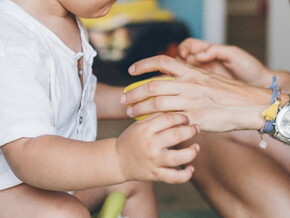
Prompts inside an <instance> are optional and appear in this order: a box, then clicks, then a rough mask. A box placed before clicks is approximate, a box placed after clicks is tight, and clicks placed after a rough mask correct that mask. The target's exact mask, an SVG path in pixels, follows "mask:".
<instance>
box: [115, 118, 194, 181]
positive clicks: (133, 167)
mask: <svg viewBox="0 0 290 218" xmlns="http://www.w3.org/2000/svg"><path fill="white" fill-rule="evenodd" d="M187 122H188V121H187V118H186V117H185V116H184V115H181V114H177V113H172V114H161V115H157V116H152V117H149V118H148V119H146V120H144V121H141V122H136V123H134V124H133V125H131V126H130V127H129V128H128V129H127V130H125V132H124V133H123V134H122V135H121V136H120V137H119V138H118V139H117V144H116V150H117V155H118V158H119V163H120V165H121V169H122V171H123V175H124V177H125V179H126V180H127V181H129V180H145V181H163V182H167V183H184V182H187V181H188V180H189V179H190V178H191V176H192V173H193V167H192V166H191V165H189V163H190V162H191V161H192V160H193V159H194V158H195V156H196V154H197V152H198V151H199V146H198V145H196V144H193V145H191V146H188V147H186V148H181V149H178V150H175V149H173V148H172V147H173V146H175V145H177V144H179V143H181V142H183V141H186V140H188V139H190V138H192V137H193V136H194V135H196V134H197V133H198V131H199V129H198V127H196V126H189V125H187ZM187 164H188V166H186V167H185V168H183V169H176V167H179V166H182V165H187Z"/></svg>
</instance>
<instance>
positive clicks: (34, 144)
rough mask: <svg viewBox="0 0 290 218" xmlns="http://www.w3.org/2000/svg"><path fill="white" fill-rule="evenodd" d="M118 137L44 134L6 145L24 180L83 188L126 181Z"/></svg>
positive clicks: (58, 187)
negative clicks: (84, 139) (85, 139)
mask: <svg viewBox="0 0 290 218" xmlns="http://www.w3.org/2000/svg"><path fill="white" fill-rule="evenodd" d="M115 142H116V140H115V139H106V140H99V141H96V142H82V141H76V140H70V139H66V138H62V137H58V136H41V137H37V138H35V139H30V140H27V141H26V142H25V143H19V144H15V142H14V144H13V146H12V145H11V146H10V145H9V144H8V145H6V146H5V147H4V148H3V151H4V154H5V157H6V158H7V160H8V162H9V164H10V166H11V168H12V169H13V171H14V173H15V174H16V176H18V177H19V178H20V180H22V181H23V182H25V183H27V184H29V185H32V186H35V187H39V188H43V189H48V190H61V191H67V190H80V189H86V188H92V187H97V186H103V185H111V184H116V183H121V182H124V179H123V177H122V173H121V170H120V168H119V163H118V160H117V157H116V152H115Z"/></svg>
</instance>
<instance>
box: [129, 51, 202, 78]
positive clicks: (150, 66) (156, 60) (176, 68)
mask: <svg viewBox="0 0 290 218" xmlns="http://www.w3.org/2000/svg"><path fill="white" fill-rule="evenodd" d="M155 71H160V72H162V73H165V74H168V75H171V76H173V77H177V78H178V77H182V76H183V75H185V74H187V73H188V72H189V71H191V68H189V67H188V66H187V65H186V64H184V63H182V62H180V61H177V60H176V59H174V58H171V57H168V56H166V55H158V56H154V57H150V58H146V59H143V60H141V61H138V62H136V63H134V64H133V65H131V66H130V68H129V73H130V74H131V75H140V74H143V73H149V72H155ZM196 72H199V71H198V70H196Z"/></svg>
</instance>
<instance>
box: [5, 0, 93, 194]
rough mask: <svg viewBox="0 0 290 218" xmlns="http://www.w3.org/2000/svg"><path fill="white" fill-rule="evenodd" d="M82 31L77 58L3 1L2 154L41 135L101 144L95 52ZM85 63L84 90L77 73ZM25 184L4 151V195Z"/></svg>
mask: <svg viewBox="0 0 290 218" xmlns="http://www.w3.org/2000/svg"><path fill="white" fill-rule="evenodd" d="M79 28H80V32H81V38H82V47H83V52H82V53H75V52H74V51H72V50H71V49H70V48H69V47H67V46H66V45H65V44H64V43H63V42H62V41H61V40H60V39H59V38H58V37H57V36H56V35H55V34H54V33H53V32H52V31H50V30H49V29H48V28H47V27H45V26H44V25H43V24H41V23H40V22H39V21H37V20H36V19H35V18H33V17H32V16H31V15H29V14H28V13H27V12H26V11H24V10H23V9H22V8H21V7H19V6H18V5H17V4H15V3H14V2H12V1H10V0H0V148H1V146H3V145H5V144H7V143H9V142H12V141H14V140H17V139H20V138H23V137H26V138H34V137H37V136H41V135H58V136H62V137H65V138H70V139H76V140H82V141H93V140H95V139H96V128H97V127H96V122H97V121H96V107H95V104H94V100H93V99H94V95H95V90H96V78H95V76H94V75H92V63H93V58H94V57H95V55H96V52H95V51H94V49H93V48H92V47H91V46H90V44H89V43H88V40H87V35H86V33H85V31H84V30H83V28H82V27H81V25H80V24H79ZM80 57H83V61H84V63H83V81H84V88H83V89H82V87H81V83H80V80H79V77H78V69H77V61H78V59H79V58H80ZM8 146H9V145H8ZM19 158H20V159H21V156H20V157H19ZM43 170H45V169H43ZM20 183H21V181H20V180H19V179H18V178H17V177H16V176H15V175H14V174H13V172H12V171H11V169H10V167H9V165H8V164H7V162H6V160H5V158H4V156H3V153H2V149H1V150H0V190H1V189H6V188H9V187H12V186H15V185H18V184H20Z"/></svg>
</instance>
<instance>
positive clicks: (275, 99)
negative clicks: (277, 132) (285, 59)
mask: <svg viewBox="0 0 290 218" xmlns="http://www.w3.org/2000/svg"><path fill="white" fill-rule="evenodd" d="M269 89H271V90H272V98H271V105H270V106H269V107H268V108H267V109H266V110H264V111H263V112H262V116H263V117H264V118H265V122H264V123H263V126H262V127H261V129H260V130H259V135H260V138H261V141H260V144H259V145H260V147H261V148H264V149H265V148H266V147H267V142H266V141H265V140H264V139H263V134H264V133H270V132H272V131H273V130H274V122H275V118H276V116H277V113H278V110H279V105H280V103H281V100H280V94H281V89H278V83H277V78H276V76H273V77H272V84H271V86H270V87H269Z"/></svg>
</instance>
